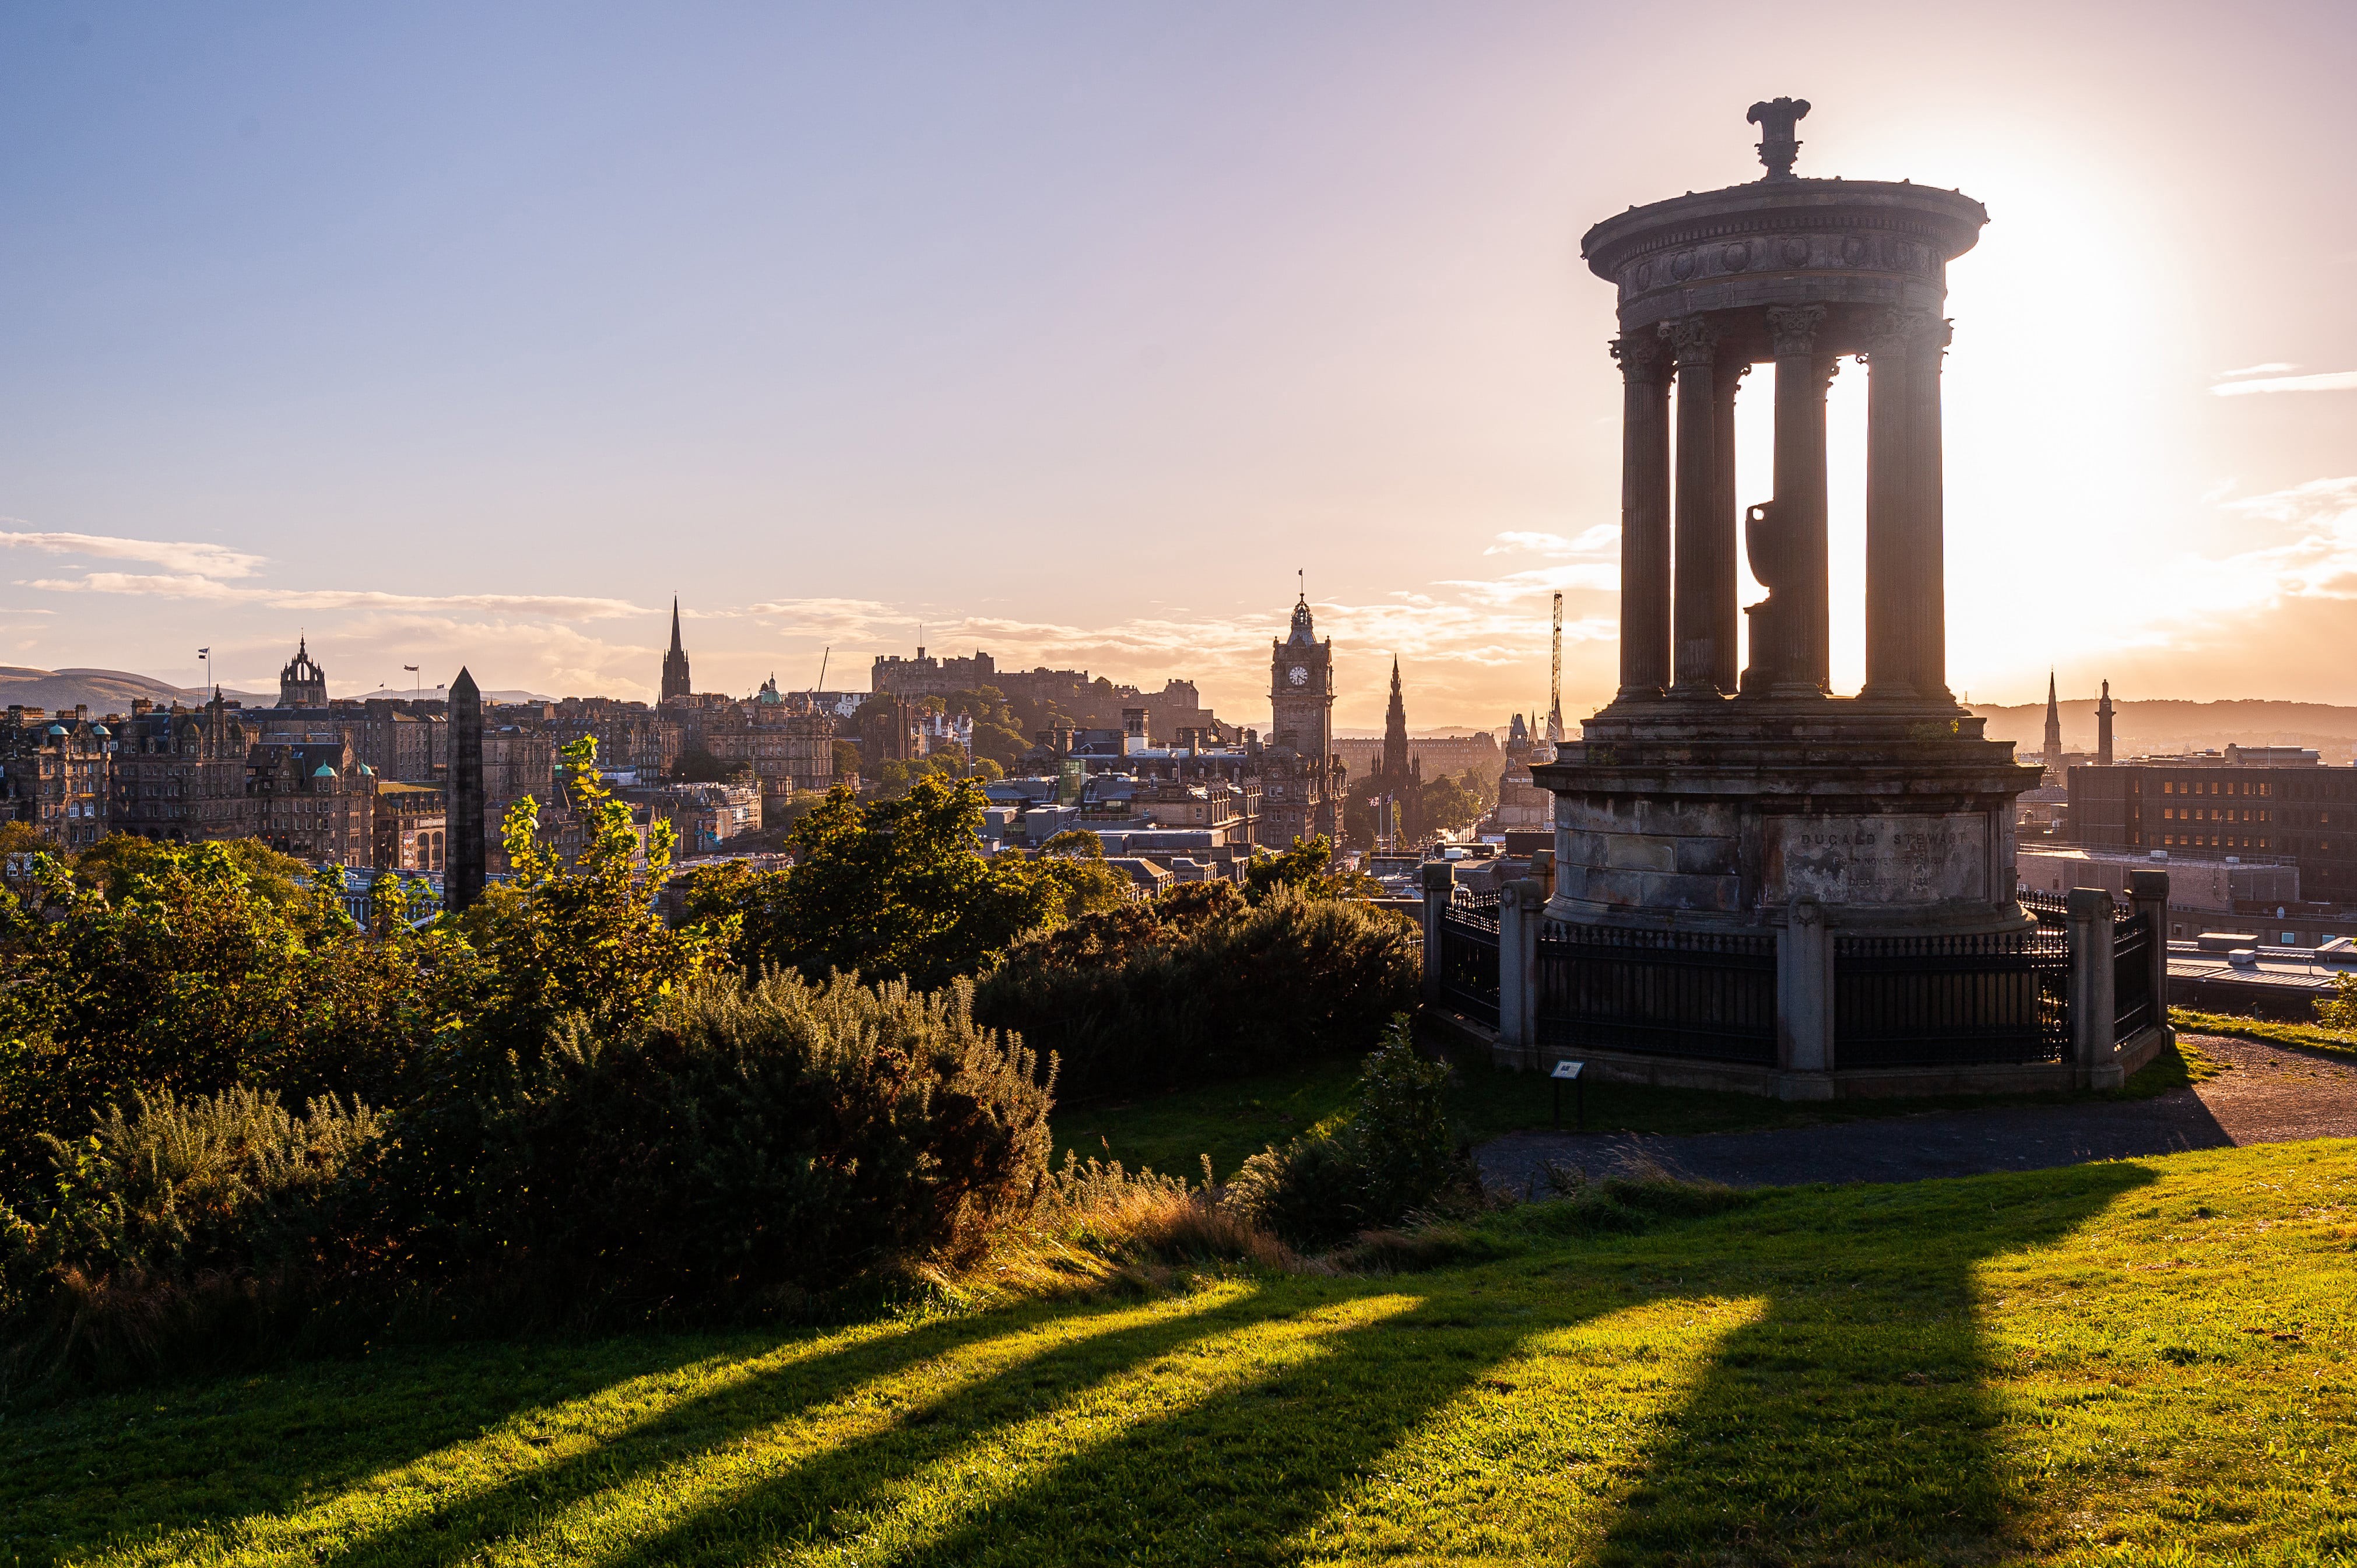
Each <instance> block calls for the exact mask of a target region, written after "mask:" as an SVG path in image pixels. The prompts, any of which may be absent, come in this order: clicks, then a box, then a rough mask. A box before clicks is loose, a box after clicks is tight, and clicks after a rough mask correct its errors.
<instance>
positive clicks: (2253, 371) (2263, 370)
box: [2217, 360, 2299, 381]
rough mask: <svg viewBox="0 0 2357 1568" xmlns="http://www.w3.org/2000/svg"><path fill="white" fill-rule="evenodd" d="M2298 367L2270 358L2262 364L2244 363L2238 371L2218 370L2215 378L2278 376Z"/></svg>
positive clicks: (2220, 379)
mask: <svg viewBox="0 0 2357 1568" xmlns="http://www.w3.org/2000/svg"><path fill="white" fill-rule="evenodd" d="M2298 369H2299V367H2298V365H2294V364H2287V363H2286V362H2285V361H2283V360H2268V361H2267V362H2266V364H2264V365H2244V367H2243V368H2242V369H2241V370H2239V371H2219V372H2218V376H2217V379H2218V380H2219V381H2231V380H2233V378H2234V377H2236V376H2279V375H2281V374H2283V373H2284V372H2285V371H2296V370H2298Z"/></svg>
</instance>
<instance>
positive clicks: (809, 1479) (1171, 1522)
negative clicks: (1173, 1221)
mask: <svg viewBox="0 0 2357 1568" xmlns="http://www.w3.org/2000/svg"><path fill="white" fill-rule="evenodd" d="M1396 1294H1409V1295H1413V1294H1415V1285H1414V1282H1376V1281H1363V1282H1360V1281H1353V1282H1349V1283H1342V1282H1333V1283H1318V1284H1316V1285H1310V1284H1307V1283H1303V1284H1299V1285H1296V1286H1291V1287H1287V1288H1286V1289H1283V1290H1281V1291H1276V1292H1270V1293H1264V1294H1261V1295H1258V1296H1255V1297H1254V1298H1249V1299H1247V1300H1245V1301H1243V1302H1239V1303H1236V1304H1233V1305H1229V1306H1225V1307H1222V1308H1219V1309H1216V1310H1213V1311H1209V1312H1204V1313H1200V1314H1197V1315H1193V1316H1187V1317H1183V1318H1175V1319H1167V1320H1162V1321H1159V1322H1157V1323H1155V1324H1153V1325H1151V1326H1146V1327H1142V1328H1139V1329H1135V1330H1131V1331H1128V1332H1125V1333H1123V1334H1118V1335H1107V1336H1104V1337H1102V1338H1099V1339H1093V1340H1090V1341H1087V1342H1085V1343H1083V1344H1080V1345H1075V1346H1073V1347H1071V1348H1069V1349H1066V1350H1061V1351H1059V1352H1057V1353H1055V1354H1053V1355H1051V1356H1047V1357H1042V1358H1041V1359H1039V1361H1037V1362H1035V1363H1033V1364H1032V1365H1031V1366H1029V1367H1028V1368H1026V1369H1024V1375H1022V1376H1021V1377H1013V1376H1008V1377H1002V1378H999V1379H996V1380H993V1381H991V1382H989V1383H987V1384H985V1385H980V1386H976V1387H974V1388H971V1389H968V1390H965V1391H960V1392H959V1393H958V1394H956V1395H955V1396H953V1397H952V1398H950V1399H947V1400H945V1401H943V1402H942V1403H941V1404H940V1405H939V1406H937V1407H935V1408H934V1409H932V1410H931V1411H929V1412H924V1415H923V1418H922V1419H921V1420H920V1419H918V1418H916V1417H909V1418H904V1419H903V1421H902V1422H901V1423H899V1425H897V1426H896V1427H894V1428H893V1429H892V1430H890V1431H888V1432H885V1433H880V1434H876V1435H875V1436H873V1437H870V1438H866V1439H862V1440H860V1441H857V1442H855V1443H851V1444H844V1445H842V1446H840V1447H838V1448H835V1449H833V1450H830V1451H828V1452H827V1453H826V1454H824V1455H822V1456H820V1457H818V1458H816V1459H814V1460H812V1461H808V1462H805V1463H803V1464H801V1465H798V1466H794V1467H793V1468H792V1469H791V1470H790V1471H788V1472H786V1473H784V1474H781V1475H779V1476H776V1477H771V1478H770V1479H769V1480H767V1481H765V1482H764V1483H762V1484H761V1485H760V1486H759V1487H753V1488H748V1489H746V1490H742V1491H739V1492H737V1493H736V1494H733V1495H731V1496H730V1497H728V1498H726V1499H725V1500H722V1501H718V1502H716V1503H714V1504H711V1505H707V1506H706V1507H705V1509H702V1510H701V1511H700V1512H699V1513H698V1514H696V1515H694V1516H693V1517H690V1518H687V1519H683V1520H680V1521H679V1522H678V1523H677V1524H676V1525H674V1526H673V1528H672V1529H670V1530H665V1531H664V1532H662V1534H660V1535H657V1536H653V1537H650V1538H646V1539H642V1540H640V1541H638V1542H636V1543H635V1544H634V1545H633V1546H632V1547H631V1548H630V1551H628V1552H625V1553H622V1554H619V1555H618V1556H615V1557H611V1558H608V1559H605V1560H604V1561H603V1564H602V1568H656V1565H658V1564H664V1565H668V1564H673V1563H720V1562H728V1563H733V1562H737V1561H740V1560H742V1558H743V1557H744V1556H745V1554H746V1553H748V1552H753V1551H755V1550H756V1549H757V1548H760V1547H768V1546H774V1545H775V1544H776V1543H778V1542H780V1541H791V1542H793V1543H795V1544H796V1545H798V1546H801V1547H802V1548H803V1549H805V1550H809V1549H813V1548H816V1549H820V1550H823V1549H824V1548H825V1547H827V1546H828V1545H830V1544H833V1545H835V1546H838V1547H842V1546H847V1545H849V1544H851V1542H852V1541H854V1540H858V1541H862V1543H863V1544H864V1546H865V1547H866V1548H867V1549H868V1550H869V1551H871V1552H872V1551H873V1549H874V1548H875V1547H876V1546H877V1544H878V1541H877V1537H879V1536H888V1535H889V1534H890V1533H891V1532H892V1528H893V1527H892V1525H891V1523H890V1516H891V1515H892V1514H893V1513H894V1511H895V1510H896V1507H897V1506H899V1504H900V1503H905V1502H907V1501H908V1499H909V1496H910V1494H909V1490H908V1488H907V1487H905V1486H904V1485H903V1484H904V1483H909V1482H910V1481H912V1480H914V1479H916V1478H917V1477H919V1476H920V1472H922V1471H924V1470H926V1469H928V1468H929V1467H937V1466H943V1465H944V1464H949V1465H952V1466H953V1465H954V1464H955V1462H956V1461H957V1460H958V1459H959V1457H960V1456H961V1455H963V1454H964V1453H965V1452H966V1451H968V1450H974V1449H977V1448H979V1447H980V1446H982V1445H984V1444H987V1443H989V1442H990V1440H992V1439H993V1438H994V1437H996V1436H1000V1435H1003V1434H1007V1433H1008V1431H1009V1429H1011V1428H1014V1427H1016V1426H1017V1424H1018V1423H1024V1422H1027V1421H1035V1420H1043V1421H1045V1422H1047V1423H1051V1424H1052V1423H1057V1422H1058V1421H1059V1420H1060V1418H1061V1417H1062V1416H1063V1414H1064V1413H1065V1412H1072V1411H1073V1410H1074V1407H1075V1406H1076V1404H1077V1402H1078V1401H1079V1400H1080V1398H1081V1397H1082V1396H1083V1395H1084V1394H1085V1393H1086V1392H1087V1391H1089V1390H1090V1389H1091V1388H1092V1386H1095V1385H1101V1384H1103V1383H1104V1382H1106V1381H1109V1380H1112V1379H1114V1377H1115V1376H1117V1375H1118V1374H1119V1373H1120V1372H1122V1371H1123V1370H1125V1369H1127V1368H1130V1367H1134V1366H1135V1365H1138V1364H1140V1363H1143V1362H1146V1361H1148V1360H1150V1359H1154V1358H1156V1357H1158V1356H1161V1355H1165V1354H1168V1353H1170V1352H1174V1351H1179V1350H1182V1349H1183V1348H1185V1347H1186V1346H1188V1345H1189V1343H1191V1342H1197V1341H1202V1340H1208V1339H1210V1338H1211V1337H1217V1336H1222V1335H1230V1334H1233V1333H1235V1332H1237V1331H1239V1330H1243V1329H1248V1328H1252V1327H1254V1326H1258V1325H1265V1324H1268V1323H1270V1322H1272V1321H1273V1320H1275V1319H1277V1318H1281V1317H1283V1318H1291V1317H1306V1316H1310V1315H1312V1314H1314V1313H1316V1312H1318V1310H1319V1309H1320V1308H1344V1309H1347V1307H1348V1306H1349V1305H1350V1304H1351V1302H1353V1301H1354V1300H1356V1299H1360V1298H1363V1297H1367V1296H1378V1295H1396ZM1549 1326H1553V1325H1549ZM1534 1327H1537V1326H1536V1325H1534V1324H1533V1323H1532V1322H1531V1321H1529V1320H1528V1319H1523V1320H1521V1321H1519V1322H1517V1323H1515V1324H1514V1325H1513V1326H1511V1327H1505V1326H1496V1327H1489V1326H1480V1325H1477V1324H1476V1323H1474V1322H1473V1320H1471V1319H1470V1318H1468V1317H1464V1316H1456V1315H1453V1314H1451V1313H1449V1312H1448V1311H1446V1310H1433V1309H1429V1308H1426V1309H1420V1310H1414V1311H1410V1312H1407V1313H1405V1315H1401V1316H1385V1317H1383V1318H1382V1319H1380V1320H1378V1321H1376V1322H1374V1323H1371V1324H1365V1325H1361V1326H1344V1327H1338V1328H1337V1329H1335V1330H1333V1331H1331V1332H1330V1333H1328V1334H1326V1335H1324V1336H1323V1337H1320V1338H1318V1340H1316V1341H1315V1343H1314V1347H1313V1348H1299V1347H1297V1349H1301V1350H1303V1351H1304V1353H1301V1354H1298V1355H1297V1358H1296V1359H1295V1360H1294V1361H1293V1363H1292V1364H1291V1365H1289V1366H1287V1367H1286V1368H1285V1369H1282V1370H1279V1371H1277V1372H1275V1374H1274V1375H1273V1376H1269V1377H1266V1378H1265V1379H1263V1380H1260V1381H1257V1382H1251V1383H1247V1384H1246V1385H1245V1386H1243V1387H1242V1388H1240V1389H1238V1388H1230V1389H1227V1390H1225V1391H1221V1392H1219V1393H1217V1394H1216V1395H1214V1396H1213V1397H1211V1398H1210V1399H1208V1400H1206V1401H1204V1402H1200V1403H1186V1402H1183V1401H1182V1402H1180V1408H1179V1409H1177V1410H1175V1411H1171V1412H1164V1411H1163V1409H1162V1406H1161V1405H1160V1404H1159V1403H1157V1405H1156V1407H1155V1413H1152V1414H1148V1415H1146V1416H1145V1417H1144V1418H1143V1419H1142V1421H1141V1422H1140V1423H1137V1424H1135V1425H1132V1426H1129V1427H1126V1428H1125V1429H1124V1430H1123V1431H1122V1432H1121V1434H1119V1435H1118V1436H1115V1437H1114V1438H1112V1439H1111V1440H1109V1441H1107V1442H1105V1443H1102V1444H1089V1443H1088V1442H1087V1440H1086V1435H1085V1432H1084V1433H1083V1434H1082V1439H1081V1441H1082V1452H1081V1453H1079V1454H1078V1455H1074V1456H1072V1457H1071V1458H1069V1459H1063V1460H1059V1461H1057V1462H1055V1463H1053V1464H1050V1465H1049V1466H1043V1467H1042V1470H1041V1472H1040V1473H1039V1475H1037V1476H1035V1477H1027V1478H1025V1479H1024V1480H1022V1481H1020V1482H1017V1483H1015V1484H1013V1485H1011V1486H1008V1487H1005V1488H1004V1492H1003V1495H998V1496H988V1495H984V1494H987V1493H988V1492H989V1491H990V1490H991V1489H992V1488H991V1486H990V1483H992V1482H994V1481H996V1479H997V1478H998V1477H997V1474H996V1472H995V1471H994V1470H992V1469H991V1463H992V1462H989V1461H986V1460H985V1459H983V1458H982V1457H981V1456H979V1455H977V1456H976V1463H977V1469H976V1471H975V1472H974V1473H973V1474H967V1473H963V1472H960V1473H957V1474H955V1475H944V1476H943V1477H942V1478H941V1479H940V1480H939V1482H938V1485H932V1484H929V1487H928V1488H927V1489H930V1490H933V1491H935V1492H937V1493H938V1494H939V1501H940V1503H941V1504H942V1505H944V1506H947V1507H948V1508H950V1509H952V1510H956V1509H979V1510H980V1511H981V1512H982V1513H983V1514H984V1515H985V1517H986V1519H987V1520H988V1521H989V1522H988V1525H987V1533H986V1534H984V1533H981V1532H982V1530H984V1528H985V1527H984V1526H983V1525H982V1524H980V1523H979V1522H977V1523H975V1524H974V1525H972V1526H971V1527H960V1528H957V1529H954V1530H952V1532H951V1533H950V1534H949V1536H948V1537H947V1538H946V1539H943V1540H942V1541H939V1543H938V1545H936V1546H934V1547H932V1548H928V1549H926V1550H924V1551H923V1552H921V1553H920V1557H921V1560H922V1561H926V1562H940V1563H968V1562H973V1561H975V1560H977V1558H978V1556H979V1555H980V1552H979V1551H978V1549H979V1548H980V1547H982V1546H984V1545H985V1544H986V1543H990V1542H1005V1541H1011V1542H1012V1543H1013V1545H1014V1551H1013V1557H1012V1559H1011V1560H1013V1561H1020V1562H1025V1563H1064V1562H1075V1563H1104V1562H1112V1561H1125V1562H1126V1561H1157V1562H1158V1561H1168V1560H1171V1559H1172V1558H1173V1557H1174V1556H1178V1555H1189V1556H1194V1555H1200V1556H1202V1557H1204V1558H1205V1559H1206V1560H1211V1559H1216V1558H1219V1557H1220V1556H1221V1552H1222V1550H1223V1549H1224V1546H1225V1544H1226V1543H1227V1542H1229V1541H1234V1540H1236V1539H1239V1538H1240V1536H1241V1534H1243V1533H1246V1531H1245V1530H1244V1525H1243V1521H1244V1520H1250V1532H1251V1533H1257V1532H1261V1531H1265V1530H1269V1529H1271V1528H1279V1529H1282V1528H1284V1523H1283V1521H1291V1522H1295V1523H1297V1522H1300V1518H1301V1517H1306V1516H1304V1515H1303V1511H1302V1510H1303V1509H1304V1508H1305V1507H1306V1506H1307V1500H1308V1499H1310V1498H1315V1497H1316V1496H1318V1495H1319V1494H1321V1493H1322V1492H1324V1491H1325V1490H1327V1489H1329V1487H1330V1486H1331V1485H1332V1484H1333V1483H1334V1482H1335V1481H1336V1480H1338V1479H1339V1478H1340V1477H1345V1476H1348V1475H1351V1474H1354V1473H1356V1471H1357V1470H1358V1469H1359V1467H1361V1466H1363V1465H1364V1464H1365V1463H1367V1462H1368V1461H1369V1460H1370V1459H1372V1457H1373V1456H1374V1455H1378V1454H1380V1453H1381V1452H1382V1451H1383V1449H1384V1448H1385V1447H1387V1446H1389V1445H1390V1444H1392V1443H1393V1442H1394V1441H1396V1440H1397V1438H1398V1437H1399V1436H1400V1435H1402V1434H1404V1433H1405V1432H1406V1431H1408V1430H1410V1429H1412V1428H1413V1427H1414V1425H1415V1423H1418V1422H1419V1421H1421V1420H1422V1419H1424V1417H1425V1416H1426V1414H1428V1413H1429V1412H1431V1411H1432V1410H1433V1409H1434V1408H1435V1407H1437V1405H1438V1404H1440V1403H1441V1402H1444V1401H1446V1400H1448V1399H1450V1398H1453V1397H1455V1396H1456V1394H1458V1392H1459V1391H1461V1390H1462V1389H1463V1388H1464V1386H1465V1385H1466V1384H1467V1383H1468V1382H1469V1381H1470V1380H1472V1379H1473V1378H1475V1377H1477V1376H1479V1375H1480V1372H1481V1370H1482V1369H1484V1368H1485V1367H1487V1366H1489V1365H1490V1364H1491V1362H1493V1361H1494V1360H1496V1359H1498V1358H1499V1357H1501V1356H1502V1355H1504V1354H1506V1353H1507V1352H1508V1351H1509V1350H1510V1349H1511V1348H1512V1346H1513V1345H1514V1344H1515V1343H1517V1342H1518V1341H1519V1340H1521V1339H1522V1338H1523V1337H1524V1336H1526V1335H1528V1334H1530V1333H1531V1332H1533V1331H1534ZM1385 1336H1398V1337H1400V1338H1399V1339H1398V1340H1396V1341H1394V1340H1387V1339H1385ZM1409 1341H1413V1342H1415V1345H1416V1347H1417V1349H1418V1351H1420V1352H1421V1353H1422V1354H1423V1355H1425V1356H1426V1357H1432V1356H1434V1355H1435V1354H1436V1353H1437V1355H1438V1356H1439V1357H1441V1358H1443V1359H1446V1362H1447V1368H1448V1369H1447V1370H1446V1371H1444V1372H1442V1373H1441V1374H1440V1375H1438V1376H1434V1375H1432V1373H1431V1371H1430V1369H1429V1368H1427V1369H1426V1370H1425V1372H1424V1375H1423V1378H1422V1380H1421V1381H1419V1382H1415V1383H1414V1384H1413V1386H1411V1385H1410V1382H1409V1381H1408V1380H1403V1379H1401V1378H1400V1377H1399V1376H1398V1375H1397V1374H1398V1372H1399V1370H1400V1360H1401V1356H1400V1354H1399V1352H1398V1350H1397V1349H1393V1350H1391V1351H1390V1352H1389V1353H1386V1352H1385V1351H1384V1350H1383V1349H1381V1348H1378V1347H1379V1346H1381V1345H1386V1344H1401V1343H1405V1342H1409ZM1139 1396H1140V1398H1141V1399H1153V1400H1157V1401H1159V1400H1160V1399H1162V1398H1164V1397H1165V1395H1164V1393H1163V1391H1159V1390H1154V1389H1141V1390H1140V1391H1139ZM1329 1408H1330V1409H1332V1410H1335V1411H1338V1412H1339V1411H1341V1410H1345V1409H1347V1410H1349V1411H1350V1412H1351V1419H1350V1420H1348V1421H1347V1422H1346V1421H1340V1420H1334V1421H1324V1422H1321V1421H1319V1420H1318V1412H1319V1411H1320V1410H1324V1409H1329ZM1280 1427H1281V1428H1282V1429H1283V1430H1284V1431H1286V1433H1289V1434H1292V1435H1293V1437H1294V1438H1295V1439H1300V1438H1301V1437H1302V1436H1303V1435H1304V1434H1309V1441H1308V1442H1307V1443H1306V1444H1301V1443H1298V1442H1297V1445H1296V1447H1295V1448H1294V1449H1293V1450H1292V1451H1291V1452H1290V1454H1289V1455H1288V1456H1287V1458H1286V1461H1285V1466H1286V1467H1285V1470H1284V1474H1283V1475H1282V1476H1281V1477H1277V1481H1278V1485H1277V1486H1276V1487H1275V1491H1274V1492H1272V1491H1271V1490H1269V1489H1266V1488H1267V1483H1268V1481H1269V1479H1270V1477H1269V1473H1268V1471H1267V1469H1266V1461H1267V1457H1268V1455H1267V1446H1268V1443H1269V1438H1270V1434H1271V1431H1272V1430H1273V1429H1275V1428H1280ZM1206 1455H1217V1457H1216V1459H1214V1460H1212V1462H1211V1463H1209V1464H1208V1465H1207V1464H1205V1463H1204V1460H1205V1457H1206ZM1207 1470H1208V1471H1209V1472H1211V1474H1212V1475H1214V1476H1216V1477H1222V1479H1216V1480H1213V1481H1211V1483H1210V1484H1208V1485H1205V1484H1202V1483H1203V1477H1204V1475H1205V1472H1206V1471H1207ZM1215 1494H1218V1495H1216V1496H1215ZM896 1499H897V1501H896ZM1214 1505H1218V1506H1214ZM1297 1516H1298V1517H1297ZM1207 1527H1208V1529H1209V1530H1210V1532H1211V1533H1210V1534H1209V1535H1206V1534H1205V1533H1204V1532H1205V1530H1206V1529H1207ZM1231 1529H1233V1530H1235V1531H1236V1532H1237V1533H1232V1534H1231V1533H1227V1532H1228V1531H1229V1530H1231ZM920 1533H922V1531H921V1530H920ZM1166 1533H1168V1535H1169V1536H1170V1537H1171V1541H1176V1540H1177V1538H1178V1537H1179V1536H1180V1535H1182V1534H1183V1535H1185V1536H1187V1537H1189V1538H1191V1539H1193V1540H1196V1541H1202V1540H1211V1541H1220V1542H1221V1544H1220V1545H1215V1546H1213V1547H1211V1549H1210V1550H1208V1551H1202V1552H1195V1551H1192V1550H1189V1551H1188V1552H1172V1551H1170V1550H1168V1546H1169V1545H1170V1544H1171V1541H1165V1540H1164V1539H1163V1537H1164V1535H1165V1534H1166Z"/></svg>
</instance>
